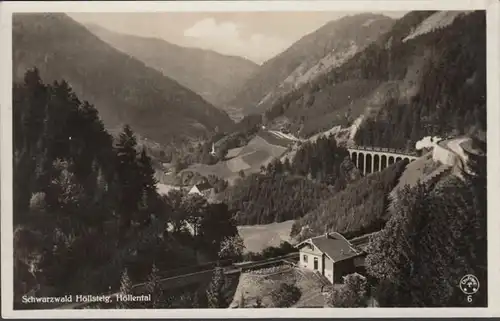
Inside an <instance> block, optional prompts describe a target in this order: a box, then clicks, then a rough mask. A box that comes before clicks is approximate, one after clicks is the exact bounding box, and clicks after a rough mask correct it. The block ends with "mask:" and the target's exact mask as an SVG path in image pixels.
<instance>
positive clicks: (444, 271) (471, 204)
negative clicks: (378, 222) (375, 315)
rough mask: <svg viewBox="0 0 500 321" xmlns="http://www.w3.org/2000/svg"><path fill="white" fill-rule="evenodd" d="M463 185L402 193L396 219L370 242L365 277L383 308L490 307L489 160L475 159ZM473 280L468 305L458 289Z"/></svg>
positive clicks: (454, 181)
mask: <svg viewBox="0 0 500 321" xmlns="http://www.w3.org/2000/svg"><path fill="white" fill-rule="evenodd" d="M471 163H472V164H471V166H470V167H471V172H472V174H469V173H464V177H465V178H464V179H460V178H459V177H456V176H449V177H448V178H447V179H446V180H442V181H439V182H438V183H437V184H435V185H417V186H415V187H413V188H412V189H409V188H407V189H405V190H403V191H402V192H401V193H400V195H399V197H398V201H397V203H396V207H395V211H394V215H393V216H392V217H391V218H390V219H389V221H388V223H387V225H386V226H385V227H384V229H383V230H382V232H381V233H379V234H378V235H377V236H376V237H375V238H374V239H372V240H371V243H370V246H369V249H368V252H369V254H368V257H367V259H366V263H367V271H368V273H369V275H370V276H371V277H372V278H375V280H376V282H375V286H376V288H377V291H376V292H377V300H378V302H379V304H380V305H381V306H383V307H469V306H472V307H486V306H487V302H488V301H487V293H488V276H487V238H486V235H487V234H486V231H487V227H486V220H487V196H486V178H487V175H486V157H477V156H474V157H472V160H471ZM466 274H473V275H475V276H476V277H477V278H478V280H479V282H480V289H479V292H477V293H476V294H474V295H473V296H472V297H471V300H470V301H468V297H467V295H465V294H464V293H463V292H462V291H461V290H460V288H459V287H458V284H459V282H460V279H461V278H462V277H463V276H464V275H466Z"/></svg>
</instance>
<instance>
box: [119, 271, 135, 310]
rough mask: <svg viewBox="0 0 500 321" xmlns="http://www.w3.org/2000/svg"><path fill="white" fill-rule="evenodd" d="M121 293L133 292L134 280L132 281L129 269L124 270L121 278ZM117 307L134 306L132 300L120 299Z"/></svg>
mask: <svg viewBox="0 0 500 321" xmlns="http://www.w3.org/2000/svg"><path fill="white" fill-rule="evenodd" d="M120 294H121V295H128V294H132V281H130V278H129V276H128V271H127V269H125V270H124V271H123V273H122V277H121V280H120ZM117 307H118V308H119V309H130V308H131V307H132V304H131V302H128V301H125V300H120V301H118V302H117Z"/></svg>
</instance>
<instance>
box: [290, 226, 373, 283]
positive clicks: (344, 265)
mask: <svg viewBox="0 0 500 321" xmlns="http://www.w3.org/2000/svg"><path fill="white" fill-rule="evenodd" d="M296 248H298V249H299V253H300V259H299V263H298V266H299V267H301V268H305V269H309V270H312V271H315V272H317V273H319V274H321V275H323V276H324V277H325V278H326V279H328V281H330V282H331V283H332V284H336V283H342V282H343V276H345V275H347V274H351V273H354V272H360V271H362V270H363V268H364V256H365V253H364V252H363V251H362V250H360V249H357V248H356V247H355V246H354V245H353V244H352V243H351V242H349V241H348V240H347V239H346V238H345V237H343V236H342V235H341V234H339V233H336V232H334V233H326V234H324V235H321V236H317V237H313V238H310V239H307V240H305V241H303V242H301V243H299V244H297V245H296Z"/></svg>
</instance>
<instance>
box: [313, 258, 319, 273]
mask: <svg viewBox="0 0 500 321" xmlns="http://www.w3.org/2000/svg"><path fill="white" fill-rule="evenodd" d="M314 269H315V270H317V269H318V258H317V257H315V258H314Z"/></svg>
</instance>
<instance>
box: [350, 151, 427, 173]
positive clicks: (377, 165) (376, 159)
mask: <svg viewBox="0 0 500 321" xmlns="http://www.w3.org/2000/svg"><path fill="white" fill-rule="evenodd" d="M347 150H348V151H349V156H350V158H351V160H352V161H353V163H354V165H356V167H357V168H358V169H359V170H360V171H361V173H363V175H366V174H370V173H375V172H380V171H382V170H384V169H385V168H387V167H389V166H390V165H392V164H394V163H397V162H399V161H401V160H406V161H408V162H413V161H414V160H416V159H417V158H418V155H417V154H416V153H407V152H402V151H399V150H396V149H391V148H378V147H364V146H353V147H351V148H348V149H347Z"/></svg>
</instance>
